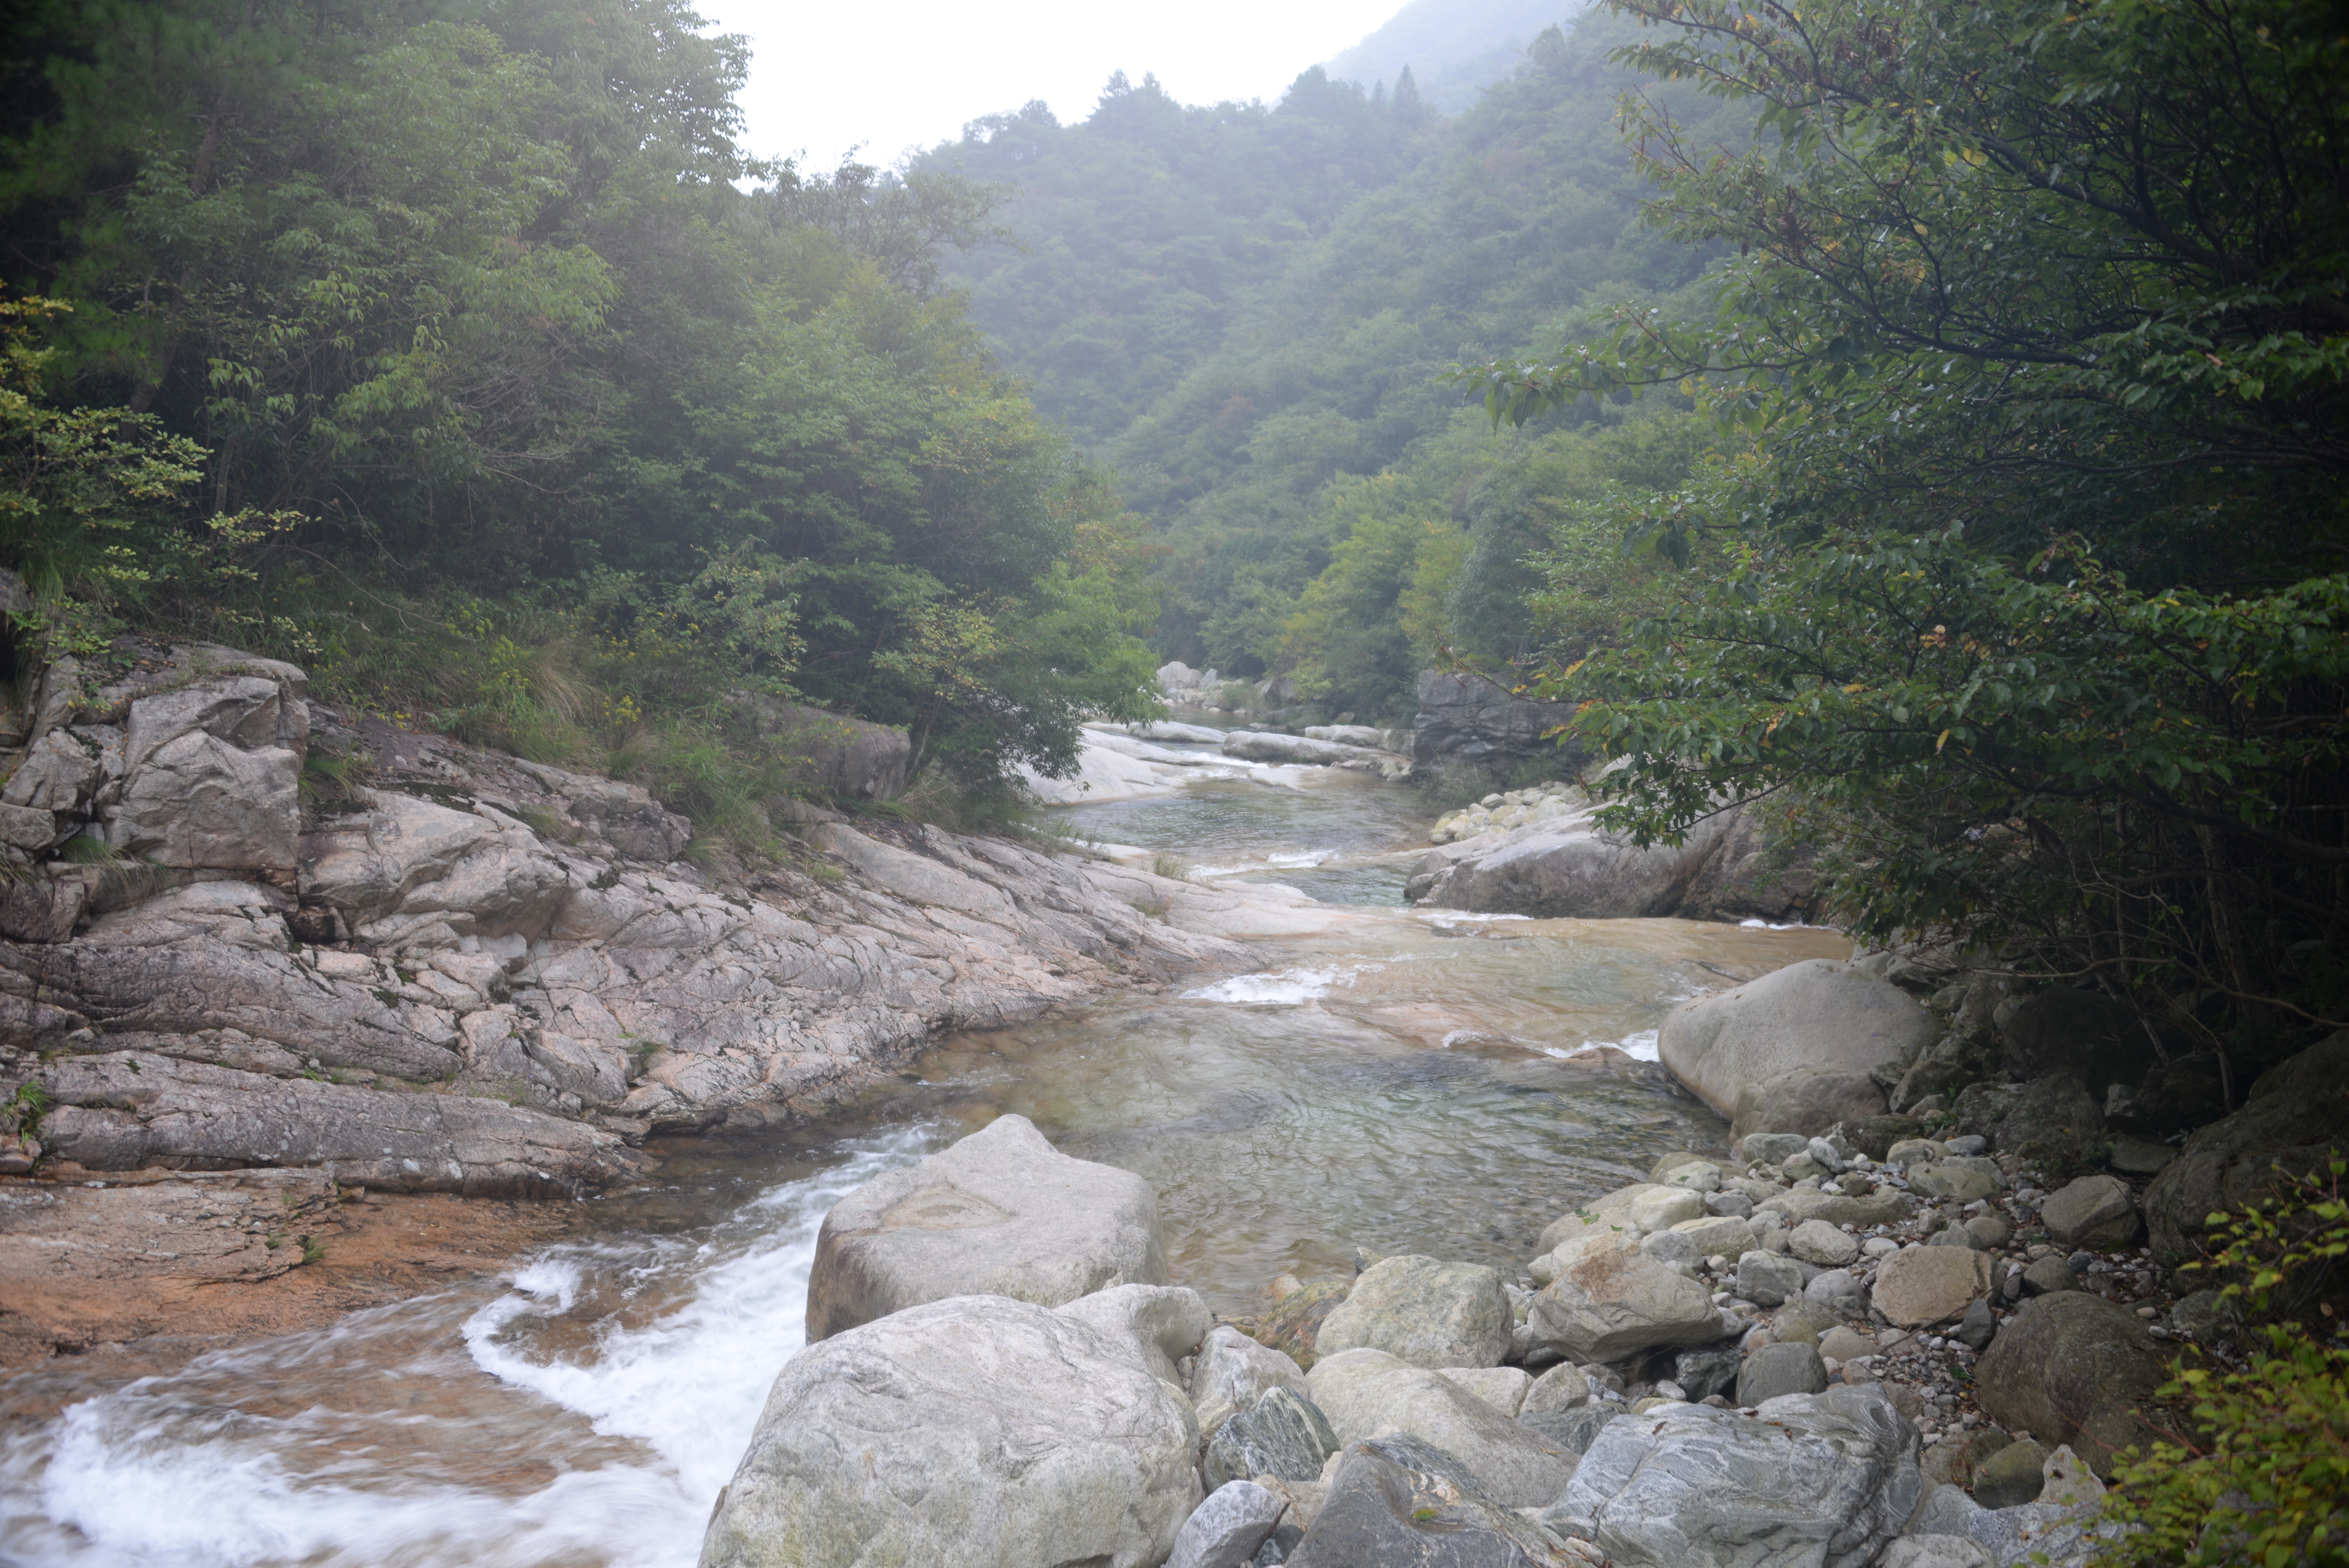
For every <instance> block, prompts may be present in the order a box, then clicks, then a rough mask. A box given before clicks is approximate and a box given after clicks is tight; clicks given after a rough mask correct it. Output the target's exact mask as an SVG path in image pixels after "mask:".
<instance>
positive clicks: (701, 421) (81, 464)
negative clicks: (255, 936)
mask: <svg viewBox="0 0 2349 1568" xmlns="http://www.w3.org/2000/svg"><path fill="white" fill-rule="evenodd" d="M19 26H21V27H23V28H25V29H26V31H25V32H23V33H21V34H20V35H19V36H17V37H16V39H15V40H14V43H15V47H13V48H12V49H11V50H10V51H9V57H10V59H11V60H12V61H15V62H16V67H15V69H16V77H15V79H14V80H13V81H12V84H11V86H12V89H13V90H12V91H11V93H10V95H9V102H10V104H11V106H12V110H11V112H12V114H13V116H14V119H13V120H12V122H11V123H9V124H8V125H7V126H6V127H5V131H6V140H5V150H0V169H4V170H5V174H4V175H0V212H5V247H6V248H5V265H6V268H7V282H8V284H9V287H10V290H11V294H10V297H9V299H8V301H7V304H6V310H7V312H8V315H7V317H6V322H5V325H6V328H7V334H8V335H7V370H8V386H7V388H6V394H5V404H0V417H5V432H0V436H4V437H5V449H6V454H7V459H6V460H7V463H8V468H9V480H10V483H9V487H8V491H7V496H8V500H7V511H6V513H5V521H4V522H0V526H5V539H0V552H5V556H6V559H7V563H8V564H10V565H12V566H14V567H15V568H16V570H18V571H19V572H20V573H23V574H24V575H25V576H26V578H27V579H28V580H29V581H30V582H31V583H32V584H33V586H34V589H35V591H36V594H37V595H38V597H39V599H40V601H41V605H42V608H41V611H40V614H39V616H38V617H37V619H38V620H39V622H40V624H38V625H37V626H36V627H34V628H31V629H32V630H33V631H35V632H36V634H39V635H41V636H44V637H46V638H47V639H48V640H49V641H50V643H51V644H52V645H53V646H54V647H57V648H69V647H72V646H75V645H78V644H81V643H89V644H91V645H96V643H98V642H102V641H103V640H104V639H105V638H107V637H108V636H110V635H113V634H116V633H117V632H118V631H119V630H120V629H121V628H123V627H126V626H129V627H138V626H153V627H156V628H159V629H162V630H167V631H177V632H197V633H202V634H210V635H214V636H217V637H218V638H220V639H221V640H222V641H227V642H233V643H236V644H240V645H247V646H257V647H259V648H261V649H262V650H263V651H266V652H271V653H282V654H285V655H289V656H293V657H296V658H299V659H301V660H303V661H304V662H305V663H308V664H311V665H314V666H316V669H317V671H318V673H319V676H320V677H321V679H322V680H323V681H324V682H325V683H326V686H327V689H329V690H332V691H336V692H338V693H340V694H342V695H345V696H348V697H351V698H353V699H354V700H364V701H366V702H367V703H369V704H370V705H373V706H379V707H384V708H386V709H387V710H399V711H408V710H422V711H426V712H429V713H430V714H431V715H433V716H434V720H435V722H438V723H440V724H442V725H444V726H446V727H453V728H456V729H458V730H460V732H463V733H468V734H472V735H475V736H478V737H480V738H485V739H492V740H496V741H499V742H501V743H502V744H508V745H512V746H515V747H518V748H522V749H524V750H528V751H531V752H533V753H534V754H538V755H543V756H572V757H580V758H586V759H590V760H595V761H597V762H599V763H600V762H603V761H605V760H606V758H608V757H609V756H611V755H615V754H616V755H621V756H623V757H625V758H628V759H631V766H632V767H636V768H639V769H641V768H650V769H653V771H654V772H655V773H656V774H657V775H659V776H660V777H661V779H663V781H664V783H665V785H666V786H667V788H669V789H671V791H672V792H673V793H676V794H678V797H679V798H680V799H681V800H683V801H688V802H696V801H698V804H699V806H700V807H701V809H702V810H703V812H704V813H705V814H708V813H709V812H717V813H719V814H721V815H722V814H724V813H725V812H726V811H727V810H738V815H740V818H741V820H744V821H746V822H747V821H750V820H752V819H753V818H754V817H755V815H756V813H755V810H753V807H754V805H755V798H756V796H757V793H758V790H759V788H760V781H759V779H756V778H754V777H750V775H749V774H746V773H745V772H744V769H746V768H748V769H750V773H752V774H754V773H756V771H757V769H756V768H755V767H752V766H751V765H750V764H749V763H746V762H744V761H742V759H741V757H740V755H739V753H740V748H730V747H729V746H728V744H727V739H728V737H729V736H730V734H732V733H733V732H735V731H737V730H739V729H740V723H739V722H738V721H739V720H740V717H741V716H742V714H743V713H745V712H746V711H749V710H750V707H755V703H754V702H751V701H750V699H755V698H756V697H758V696H762V695H763V696H776V697H792V696H803V697H805V698H806V699H808V700H811V701H813V702H816V703H819V704H822V705H824V706H828V707H835V708H838V709H841V710H843V711H847V712H853V713H856V714H859V715H863V716H864V717H871V718H874V719H878V720H881V721H884V722H889V723H895V724H902V725H906V726H908V727H911V728H912V730H913V732H914V735H915V738H916V747H917V760H918V761H919V762H920V763H922V764H924V765H928V764H930V763H933V762H937V763H943V764H945V765H946V771H947V773H948V774H951V775H952V776H954V777H956V778H958V779H962V780H964V781H966V782H979V783H984V782H986V781H988V780H989V779H997V778H1000V777H1002V776H1003V775H1004V774H1005V772H1006V771H1007V770H1008V769H1010V768H1011V767H1013V766H1014V765H1017V764H1021V763H1026V764H1030V765H1036V766H1041V767H1045V768H1048V769H1049V768H1056V767H1065V766H1067V765H1068V764H1069V763H1070V761H1071V758H1073V755H1074V747H1075V735H1076V724H1077V720H1078V718H1079V717H1081V715H1083V714H1085V713H1088V712H1093V711H1103V712H1112V713H1117V712H1129V713H1139V712H1142V711H1144V710H1145V709H1146V707H1147V706H1148V704H1149V701H1150V699H1149V697H1148V696H1147V693H1146V687H1147V683H1148V676H1149V671H1150V668H1151V665H1152V661H1151V660H1150V658H1149V656H1148V655H1147V652H1146V650H1144V648H1143V645H1141V644H1140V643H1139V642H1138V641H1137V640H1135V638H1134V637H1133V635H1132V634H1131V633H1132V632H1133V631H1134V630H1138V629H1141V628H1143V627H1144V626H1146V624H1147V618H1148V615H1149V613H1150V605H1149V603H1148V596H1147V590H1146V587H1145V586H1144V585H1143V584H1142V583H1140V582H1139V580H1138V579H1137V578H1136V576H1135V575H1134V573H1132V572H1131V571H1129V570H1127V569H1126V568H1127V564H1128V562H1129V560H1130V558H1131V557H1132V555H1133V552H1134V550H1135V548H1136V544H1137V540H1136V535H1135V529H1134V526H1133V523H1132V521H1131V520H1130V519H1129V518H1128V516H1127V514H1126V513H1125V512H1124V511H1123V509H1122V507H1121V505H1120V504H1119V502H1118V500H1117V499H1116V497H1115V496H1114V494H1113V493H1112V489H1111V487H1110V484H1109V482H1108V480H1107V477H1106V475H1105V473H1104V471H1103V470H1102V469H1100V468H1099V467H1098V466H1097V465H1096V464H1094V463H1092V461H1090V460H1089V459H1086V458H1085V457H1084V456H1083V455H1082V454H1081V452H1079V451H1078V449H1076V448H1075V447H1074V446H1073V445H1072V444H1071V442H1070V441H1069V440H1068V439H1067V438H1065V437H1064V436H1062V435H1061V434H1060V433H1058V432H1057V431H1056V430H1055V429H1054V428H1052V427H1051V426H1050V424H1049V423H1048V422H1047V421H1045V420H1042V419H1040V418H1038V417H1037V414H1036V412H1035V410H1034V408H1033V407H1032V406H1031V405H1030V402H1029V400H1028V398H1027V397H1026V396H1025V395H1024V393H1023V392H1022V391H1021V389H1020V388H1019V386H1018V385H1017V384H1016V383H1015V382H1014V381H1013V380H1012V379H1011V378H1009V377H1008V376H1007V375H1006V374H1005V372H1004V371H1003V369H1002V368H1001V367H1000V366H999V365H998V364H997V363H996V362H995V361H994V359H993V358H992V357H991V356H990V355H989V354H988V351H987V349H986V347H985V346H984V344H983V343H982V341H981V339H980V337H979V335H978V333H977V332H976V331H975V330H974V329H973V327H972V326H971V325H970V323H969V321H968V315H967V313H966V311H965V309H964V306H963V305H962V304H961V302H960V301H959V299H958V298H957V297H956V296H955V295H954V294H952V293H951V292H949V291H947V289H946V288H945V287H944V286H943V282H942V279H941V275H940V273H939V258H940V255H941V253H943V251H944V250H945V249H946V248H947V247H950V246H953V245H957V244H963V243H969V242H975V241H976V240H977V239H978V238H979V237H980V236H981V235H982V234H984V233H986V232H988V223H989V219H988V201H989V198H988V195H987V193H985V192H983V191H978V190H976V189H974V188H973V187H971V186H970V185H969V184H968V182H966V181H956V180H952V179H931V178H927V177H922V176H916V177H914V178H911V179H907V180H902V181H895V180H893V181H884V180H882V179H880V178H879V176H878V175H877V172H876V171H874V170H869V169H864V168H859V167H855V166H851V167H849V168H846V169H843V170H839V171H837V172H833V173H811V172H808V171H804V170H799V169H797V168H795V167H793V166H792V165H790V164H788V163H785V164H772V163H762V162H761V161H759V160H755V159H752V158H750V157H749V156H748V155H746V154H745V152H744V151H743V150H741V148H740V146H739V145H738V141H737V137H738V131H739V125H740V111H739V108H738V107H737V104H736V94H737V93H738V91H739V90H740V86H741V83H742V80H743V73H744V71H745V69H746V67H747V57H746V54H745V52H744V49H743V47H742V46H741V44H740V40H738V39H733V38H730V37H726V36H711V35H710V33H709V29H708V28H707V27H706V26H705V25H704V24H703V23H702V22H701V20H700V19H699V18H698V17H697V16H695V15H692V14H691V13H690V12H689V11H688V10H687V9H686V8H685V7H684V6H683V5H678V4H670V3H647V0H592V3H589V4H579V3H575V0H560V3H557V0H500V3H496V4H490V3H482V4H474V5H466V4H458V5H440V4H437V3H427V0H419V3H417V4H414V5H399V4H392V5H367V6H353V5H264V4H261V3H260V0H170V3H167V4H145V3H131V0H117V3H101V4H96V5H79V4H72V5H67V4H58V5H49V6H46V7H42V8H37V9H36V12H35V14H34V15H32V16H31V17H29V18H27V19H25V20H23V21H20V23H19ZM746 705H747V706H746ZM645 758H650V760H648V761H647V760H644V759H645ZM720 797H723V799H720Z"/></svg>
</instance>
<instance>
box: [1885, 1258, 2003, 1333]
mask: <svg viewBox="0 0 2349 1568" xmlns="http://www.w3.org/2000/svg"><path fill="white" fill-rule="evenodd" d="M1990 1288H1991V1267H1990V1259H1989V1258H1988V1257H1986V1256H1985V1255H1983V1254H1982V1253H1978V1252H1976V1251H1974V1250H1973V1249H1972V1248H1971V1247H1970V1246H1959V1247H1919V1246H1909V1247H1903V1248H1901V1249H1900V1250H1899V1252H1897V1253H1892V1254H1890V1255H1889V1256H1888V1257H1886V1258H1884V1259H1882V1260H1880V1261H1879V1262H1878V1264H1877V1265H1876V1284H1875V1285H1874V1287H1873V1288H1872V1289H1871V1290H1870V1292H1869V1298H1870V1300H1871V1302H1872V1303H1873V1304H1874V1305H1875V1307H1876V1310H1877V1311H1878V1312H1880V1313H1882V1314H1883V1315H1885V1317H1886V1318H1887V1319H1889V1321H1891V1322H1893V1323H1897V1324H1899V1326H1902V1327H1903V1328H1915V1327H1920V1326H1923V1325H1925V1324H1929V1323H1947V1322H1949V1321H1950V1320H1951V1319H1952V1318H1957V1317H1962V1316H1963V1315H1965V1310H1966V1308H1967V1307H1968V1306H1969V1305H1971V1304H1972V1303H1973V1302H1974V1301H1975V1300H1977V1299H1978V1298H1980V1297H1982V1296H1984V1295H1989V1294H1990Z"/></svg>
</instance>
